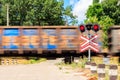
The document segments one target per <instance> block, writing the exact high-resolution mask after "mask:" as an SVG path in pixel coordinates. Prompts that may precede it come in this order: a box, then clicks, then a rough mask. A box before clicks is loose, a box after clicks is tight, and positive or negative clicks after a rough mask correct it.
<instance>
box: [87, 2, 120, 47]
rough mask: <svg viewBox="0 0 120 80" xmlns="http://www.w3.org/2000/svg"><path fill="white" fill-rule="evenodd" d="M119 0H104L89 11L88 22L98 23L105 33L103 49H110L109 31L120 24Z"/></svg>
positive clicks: (92, 6) (103, 35)
mask: <svg viewBox="0 0 120 80" xmlns="http://www.w3.org/2000/svg"><path fill="white" fill-rule="evenodd" d="M117 3H118V0H104V1H102V3H95V4H93V5H91V6H90V7H89V9H88V10H87V13H86V16H87V20H86V23H87V22H92V23H98V24H100V26H101V29H102V31H103V34H102V37H103V48H107V47H108V33H107V31H108V29H109V28H110V27H111V26H113V25H114V24H118V25H119V24H120V17H119V16H120V7H118V6H119V5H117Z"/></svg>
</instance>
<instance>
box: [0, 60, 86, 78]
mask: <svg viewBox="0 0 120 80" xmlns="http://www.w3.org/2000/svg"><path fill="white" fill-rule="evenodd" d="M57 62H59V60H48V61H46V62H42V63H38V64H27V65H8V66H7V65H2V66H0V80H87V79H86V78H85V77H81V76H75V75H74V74H73V73H65V72H64V71H63V70H59V68H58V67H57V66H56V65H55V63H57Z"/></svg>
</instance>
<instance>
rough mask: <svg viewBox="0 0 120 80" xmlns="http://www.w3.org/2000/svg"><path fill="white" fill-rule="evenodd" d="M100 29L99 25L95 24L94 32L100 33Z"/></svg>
mask: <svg viewBox="0 0 120 80" xmlns="http://www.w3.org/2000/svg"><path fill="white" fill-rule="evenodd" d="M99 29H100V27H99V25H97V24H95V25H94V26H93V30H94V31H95V32H97V31H99Z"/></svg>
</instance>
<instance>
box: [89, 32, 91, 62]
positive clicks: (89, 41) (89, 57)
mask: <svg viewBox="0 0 120 80" xmlns="http://www.w3.org/2000/svg"><path fill="white" fill-rule="evenodd" d="M88 38H89V44H90V31H88ZM90 56H91V50H90V48H89V49H88V61H89V62H90V59H91V58H90Z"/></svg>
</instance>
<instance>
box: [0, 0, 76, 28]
mask: <svg viewBox="0 0 120 80" xmlns="http://www.w3.org/2000/svg"><path fill="white" fill-rule="evenodd" d="M0 2H1V4H2V10H1V11H0V13H1V14H0V15H1V18H0V25H6V6H5V5H6V4H9V15H10V25H11V26H14V25H20V26H23V25H28V26H30V25H31V26H32V25H33V26H34V25H64V24H65V20H64V18H63V16H64V15H66V16H68V17H70V18H71V20H72V19H73V18H74V17H73V16H71V14H65V11H69V12H70V13H71V9H69V8H67V9H64V7H63V4H64V1H63V0H59V1H58V0H0Z"/></svg>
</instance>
